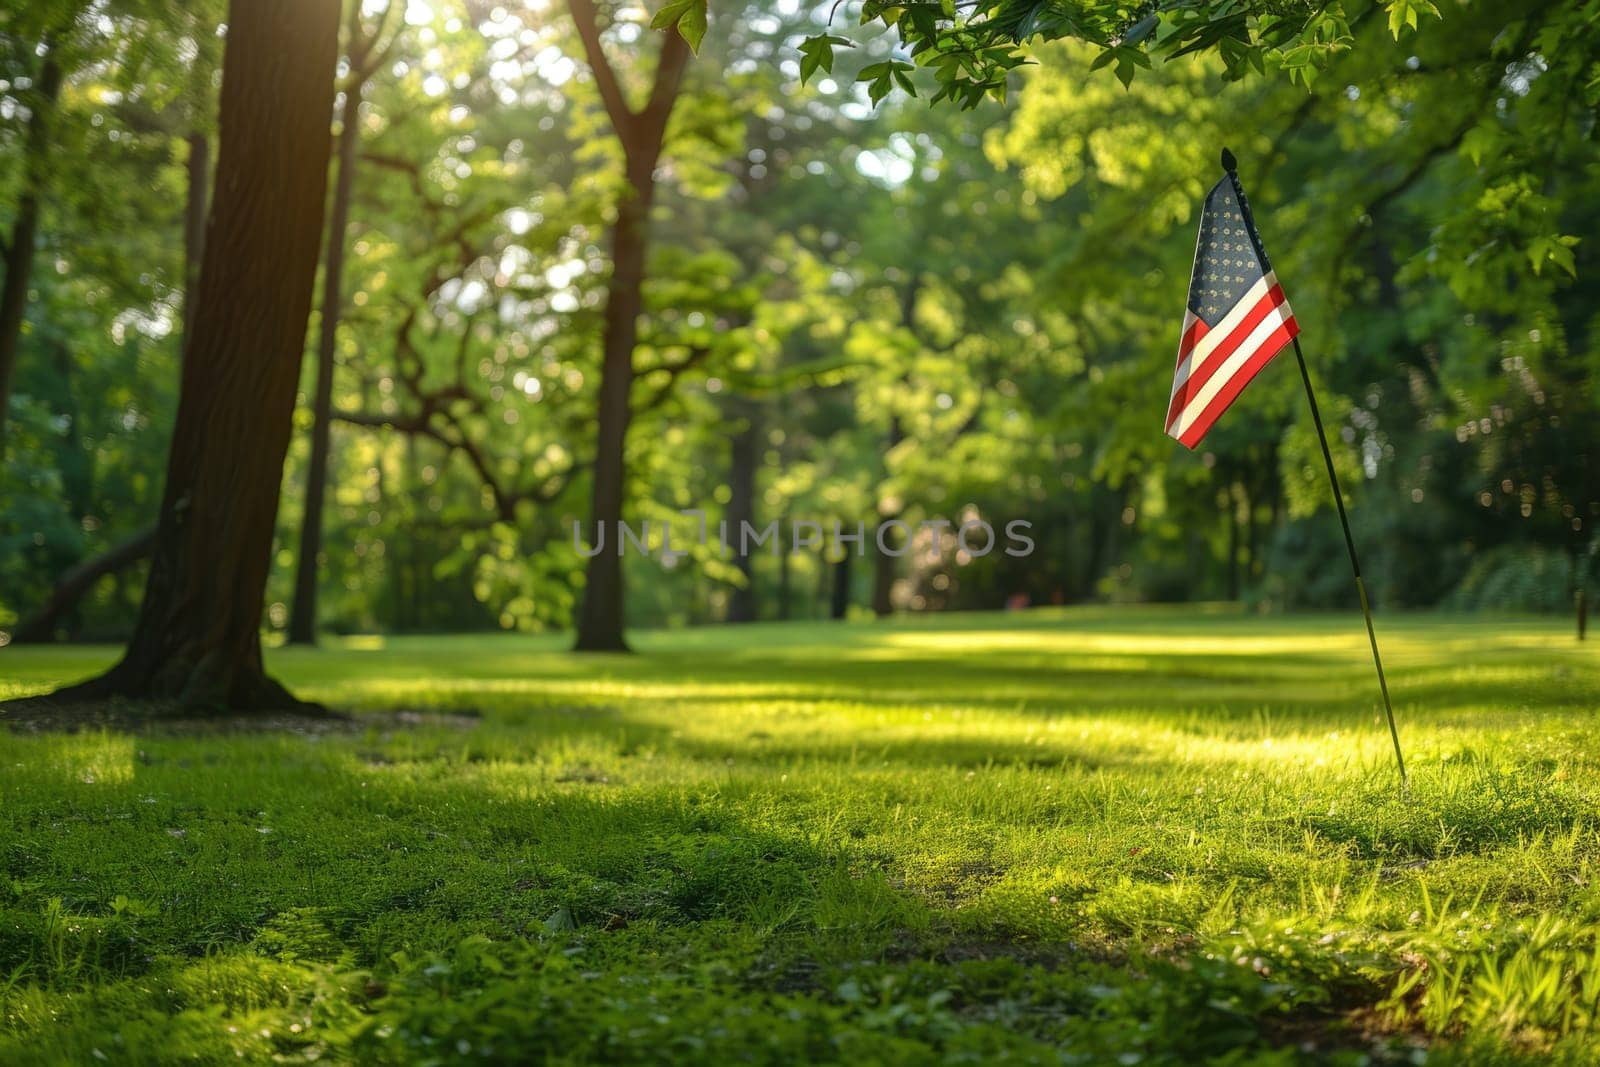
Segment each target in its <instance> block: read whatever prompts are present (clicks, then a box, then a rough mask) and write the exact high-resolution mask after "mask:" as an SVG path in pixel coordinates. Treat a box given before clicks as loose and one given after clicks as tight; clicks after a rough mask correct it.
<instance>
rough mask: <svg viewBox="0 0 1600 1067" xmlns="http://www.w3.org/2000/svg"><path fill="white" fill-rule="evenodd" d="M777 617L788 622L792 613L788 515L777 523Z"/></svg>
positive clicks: (792, 583) (792, 575)
mask: <svg viewBox="0 0 1600 1067" xmlns="http://www.w3.org/2000/svg"><path fill="white" fill-rule="evenodd" d="M777 537H778V618H779V619H781V620H782V621H784V622H788V621H789V619H790V618H791V617H792V616H793V614H794V574H793V571H792V569H791V568H792V566H793V561H792V560H791V559H790V558H789V516H788V514H787V513H785V514H784V516H783V518H782V520H780V522H779V524H778V533H777Z"/></svg>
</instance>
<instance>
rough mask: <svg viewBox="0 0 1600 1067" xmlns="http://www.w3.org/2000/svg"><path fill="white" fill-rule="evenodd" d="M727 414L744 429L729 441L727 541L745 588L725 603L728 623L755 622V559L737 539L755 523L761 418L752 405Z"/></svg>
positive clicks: (740, 404) (748, 404)
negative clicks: (745, 526)
mask: <svg viewBox="0 0 1600 1067" xmlns="http://www.w3.org/2000/svg"><path fill="white" fill-rule="evenodd" d="M732 407H733V410H732V411H731V412H730V414H733V415H734V416H735V417H737V416H740V415H742V416H743V418H744V428H743V429H741V430H740V431H739V432H738V433H736V434H734V435H733V436H732V437H731V438H729V439H728V492H729V494H730V495H729V497H728V511H727V522H728V539H729V540H730V541H731V542H732V543H733V550H734V562H735V564H736V565H737V566H738V568H739V573H741V574H743V575H744V585H742V586H740V587H739V588H737V589H735V590H734V591H733V596H732V597H731V598H730V599H729V601H728V621H729V622H755V620H756V586H755V558H754V556H753V554H752V553H751V552H742V551H740V549H741V548H742V546H743V539H742V537H741V536H740V534H741V533H742V531H743V529H744V526H743V524H745V523H749V524H750V525H751V526H754V525H755V520H756V468H757V466H758V461H759V459H760V453H761V426H760V419H759V416H758V413H757V410H756V406H755V404H753V403H749V402H744V403H738V404H735V405H732Z"/></svg>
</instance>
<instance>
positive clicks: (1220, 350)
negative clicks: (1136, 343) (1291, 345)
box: [1167, 285, 1284, 429]
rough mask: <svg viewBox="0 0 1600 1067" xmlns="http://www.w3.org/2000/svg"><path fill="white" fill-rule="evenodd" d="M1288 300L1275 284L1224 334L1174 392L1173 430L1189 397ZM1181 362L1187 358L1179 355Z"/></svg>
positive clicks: (1169, 410)
mask: <svg viewBox="0 0 1600 1067" xmlns="http://www.w3.org/2000/svg"><path fill="white" fill-rule="evenodd" d="M1283 302H1284V296H1283V287H1282V286H1281V285H1274V286H1273V287H1272V288H1271V289H1268V290H1267V292H1266V295H1264V296H1263V297H1262V298H1261V299H1260V300H1258V301H1256V306H1255V307H1253V308H1251V309H1250V311H1249V313H1248V314H1246V315H1245V317H1244V318H1242V319H1240V320H1239V324H1238V325H1237V326H1235V327H1234V328H1233V330H1232V331H1231V332H1230V333H1229V334H1228V336H1226V337H1224V338H1223V339H1222V341H1221V342H1220V343H1218V345H1217V347H1216V348H1214V349H1212V350H1211V352H1210V353H1209V354H1208V355H1207V356H1206V359H1205V362H1204V363H1203V364H1202V365H1201V366H1199V367H1198V368H1195V369H1194V370H1192V371H1191V372H1190V374H1189V377H1187V378H1185V379H1184V381H1183V384H1182V385H1180V386H1178V387H1177V389H1176V390H1175V391H1174V392H1173V394H1172V401H1171V403H1170V404H1168V405H1167V427H1168V428H1169V429H1170V428H1171V427H1172V424H1173V422H1174V420H1176V419H1177V417H1178V412H1180V411H1182V410H1183V409H1184V408H1185V407H1186V406H1187V405H1188V403H1189V398H1190V397H1191V396H1193V395H1194V394H1196V393H1198V392H1199V391H1200V390H1201V389H1202V388H1204V387H1205V384H1206V382H1208V381H1210V380H1211V376H1212V375H1213V374H1215V373H1216V372H1217V368H1218V367H1220V366H1222V365H1223V364H1224V363H1226V362H1227V361H1228V357H1229V356H1231V355H1233V352H1234V350H1235V349H1236V348H1238V347H1239V346H1240V345H1241V344H1243V343H1244V341H1245V339H1246V338H1247V337H1249V336H1250V334H1251V333H1252V332H1253V331H1254V330H1255V328H1256V327H1257V326H1260V325H1261V320H1262V319H1264V318H1266V317H1267V316H1268V315H1270V314H1271V313H1272V310H1273V309H1274V308H1276V307H1278V306H1279V305H1280V304H1282V303H1283ZM1178 358H1179V361H1180V362H1181V361H1182V359H1183V357H1182V356H1179V357H1178Z"/></svg>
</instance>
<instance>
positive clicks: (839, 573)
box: [828, 550, 852, 619]
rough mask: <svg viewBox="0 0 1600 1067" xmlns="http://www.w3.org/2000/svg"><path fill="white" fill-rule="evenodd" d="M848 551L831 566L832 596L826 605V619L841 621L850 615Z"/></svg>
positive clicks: (849, 554)
mask: <svg viewBox="0 0 1600 1067" xmlns="http://www.w3.org/2000/svg"><path fill="white" fill-rule="evenodd" d="M851 555H852V553H851V552H849V551H848V550H846V551H845V554H844V555H842V556H840V557H839V559H838V561H837V562H835V563H834V565H833V596H832V599H831V600H830V601H829V604H828V618H830V619H842V618H844V617H845V616H846V615H848V614H849V613H850V557H851Z"/></svg>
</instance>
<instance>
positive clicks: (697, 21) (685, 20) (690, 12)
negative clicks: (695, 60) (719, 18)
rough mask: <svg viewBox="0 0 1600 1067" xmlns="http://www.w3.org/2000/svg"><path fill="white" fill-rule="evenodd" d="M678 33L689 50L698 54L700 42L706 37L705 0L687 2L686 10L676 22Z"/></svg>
mask: <svg viewBox="0 0 1600 1067" xmlns="http://www.w3.org/2000/svg"><path fill="white" fill-rule="evenodd" d="M678 32H679V33H681V34H683V39H684V40H685V41H687V42H688V44H689V50H690V51H691V52H693V53H695V54H696V55H699V54H700V42H701V41H703V40H705V36H706V0H689V6H688V9H687V10H685V11H684V13H683V17H682V18H680V19H679V20H678Z"/></svg>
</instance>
